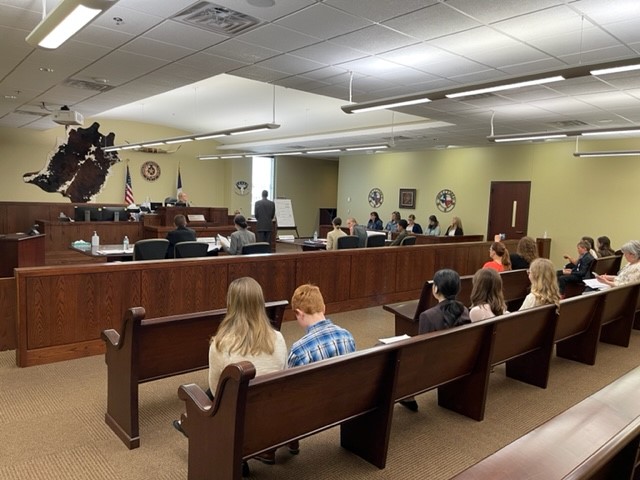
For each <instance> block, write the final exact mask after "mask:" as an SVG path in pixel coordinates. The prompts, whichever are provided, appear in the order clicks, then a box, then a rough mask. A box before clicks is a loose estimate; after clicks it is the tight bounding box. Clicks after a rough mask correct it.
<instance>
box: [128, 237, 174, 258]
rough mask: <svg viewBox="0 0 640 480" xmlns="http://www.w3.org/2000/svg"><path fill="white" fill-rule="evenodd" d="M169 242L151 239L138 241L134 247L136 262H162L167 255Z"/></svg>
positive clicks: (161, 239)
mask: <svg viewBox="0 0 640 480" xmlns="http://www.w3.org/2000/svg"><path fill="white" fill-rule="evenodd" d="M168 249H169V240H167V239H166V238H149V239H147V240H138V241H137V242H136V243H135V245H134V246H133V259H134V260H162V259H164V258H165V256H166V255H167V250H168Z"/></svg>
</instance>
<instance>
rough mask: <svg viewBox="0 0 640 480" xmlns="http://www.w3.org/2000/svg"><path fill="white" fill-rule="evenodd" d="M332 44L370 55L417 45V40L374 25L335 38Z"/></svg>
mask: <svg viewBox="0 0 640 480" xmlns="http://www.w3.org/2000/svg"><path fill="white" fill-rule="evenodd" d="M331 42H332V43H335V44H338V45H342V46H345V47H349V48H355V49H356V50H360V51H363V52H366V53H370V54H377V53H383V52H387V51H389V50H393V49H396V48H400V47H405V46H407V45H413V44H415V43H417V41H416V39H415V38H413V37H408V36H406V35H402V34H401V33H398V32H396V31H394V30H391V29H389V28H387V27H383V26H381V25H372V26H370V27H366V28H363V29H360V30H357V31H355V32H352V33H347V34H345V35H340V36H338V37H334V38H332V39H331Z"/></svg>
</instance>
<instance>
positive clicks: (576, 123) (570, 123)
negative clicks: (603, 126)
mask: <svg viewBox="0 0 640 480" xmlns="http://www.w3.org/2000/svg"><path fill="white" fill-rule="evenodd" d="M547 125H550V126H552V127H557V128H574V127H584V126H585V125H587V124H586V123H584V122H583V121H582V120H561V121H559V122H549V123H548V124H547Z"/></svg>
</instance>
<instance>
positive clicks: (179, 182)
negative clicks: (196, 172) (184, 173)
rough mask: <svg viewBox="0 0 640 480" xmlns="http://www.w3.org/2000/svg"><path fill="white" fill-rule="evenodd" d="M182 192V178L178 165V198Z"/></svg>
mask: <svg viewBox="0 0 640 480" xmlns="http://www.w3.org/2000/svg"><path fill="white" fill-rule="evenodd" d="M181 191H182V177H181V176H180V165H178V185H177V187H176V197H177V196H178V195H180V192H181Z"/></svg>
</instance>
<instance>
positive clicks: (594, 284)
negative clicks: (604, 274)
mask: <svg viewBox="0 0 640 480" xmlns="http://www.w3.org/2000/svg"><path fill="white" fill-rule="evenodd" d="M583 282H584V284H585V285H586V286H587V287H589V288H593V289H594V290H606V289H607V288H611V286H610V285H607V284H606V283H600V282H599V281H598V280H597V279H595V278H585V279H584V280H583Z"/></svg>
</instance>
